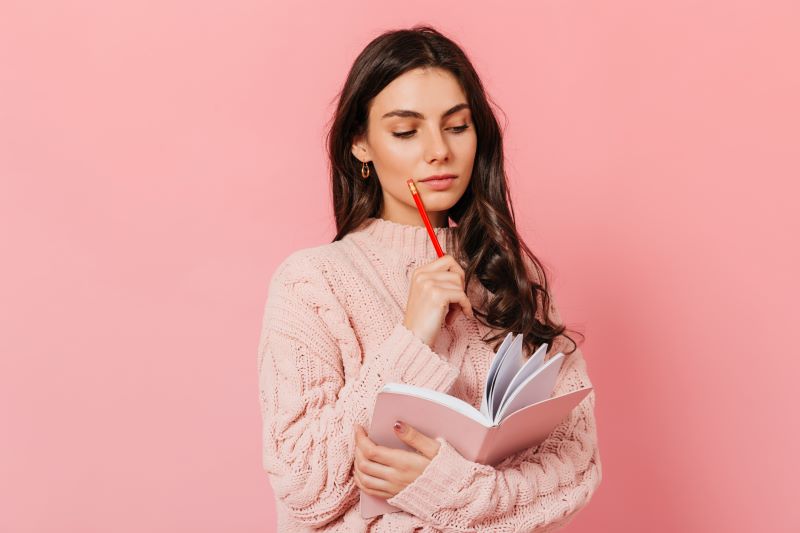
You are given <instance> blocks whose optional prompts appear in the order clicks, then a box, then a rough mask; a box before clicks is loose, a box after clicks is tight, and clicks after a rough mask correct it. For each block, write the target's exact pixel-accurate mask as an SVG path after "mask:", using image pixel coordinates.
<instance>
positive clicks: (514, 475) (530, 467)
mask: <svg viewBox="0 0 800 533" xmlns="http://www.w3.org/2000/svg"><path fill="white" fill-rule="evenodd" d="M453 231H454V229H453V228H452V227H447V228H435V232H436V235H437V237H438V239H439V242H440V243H441V245H442V248H443V249H444V250H445V253H447V252H448V250H450V244H451V242H452V240H453V239H452V237H453ZM436 257H437V256H436V252H435V250H434V248H433V245H432V244H431V242H430V240H429V237H428V234H427V231H426V229H425V228H424V227H422V226H411V225H404V224H398V223H395V222H391V221H388V220H384V219H380V218H370V219H368V220H367V221H365V222H364V223H363V224H362V225H361V226H360V227H359V228H358V229H357V230H356V231H353V232H351V233H350V234H348V235H347V236H345V237H344V238H343V239H341V240H339V241H336V242H333V243H328V244H324V245H321V246H316V247H313V248H306V249H302V250H298V251H295V252H293V253H291V254H290V255H289V256H288V257H287V258H286V259H284V260H283V262H281V263H280V265H278V267H277V269H276V270H275V272H274V274H273V276H272V279H271V281H270V283H269V290H268V295H267V301H266V305H265V308H264V316H263V322H262V330H261V337H260V340H259V345H258V376H259V390H260V404H261V414H262V419H263V434H262V439H263V456H262V459H263V467H264V470H265V471H266V473H267V474H268V476H269V480H270V483H271V485H272V489H273V492H274V494H275V498H276V507H277V515H278V523H277V531H279V532H281V533H284V532H287V533H291V532H305V531H331V532H333V531H340V532H349V533H353V532H367V531H370V532H393V533H402V532H414V531H422V532H435V531H445V532H465V531H475V532H477V531H481V532H482V531H494V532H501V531H502V532H512V531H537V532H539V531H551V530H554V529H558V528H561V527H563V526H564V525H565V524H567V523H568V522H569V521H570V520H571V519H572V518H573V517H574V516H575V514H576V513H577V512H578V511H579V510H580V509H581V508H582V507H584V506H585V505H586V504H587V503H588V502H589V500H590V498H591V497H592V494H593V493H594V491H595V490H596V488H597V486H598V485H599V483H600V480H601V464H600V456H599V451H598V446H597V434H596V429H595V417H594V402H595V391H592V392H591V393H590V394H589V395H588V396H587V397H586V398H585V399H584V400H583V401H582V402H581V403H580V404H579V405H578V406H577V407H576V408H575V409H574V410H573V412H572V414H571V415H570V416H569V417H568V418H567V419H565V420H564V421H563V422H562V423H561V424H560V425H559V426H558V427H557V428H556V429H555V430H554V431H553V432H552V433H551V434H550V436H548V438H547V439H546V440H545V441H544V442H542V443H541V444H540V445H539V446H537V447H535V448H532V449H529V450H523V451H522V452H519V453H517V454H514V455H512V456H510V457H508V458H507V459H505V460H504V461H503V462H501V463H499V464H498V465H496V466H494V467H492V466H486V465H481V464H478V463H475V462H472V461H468V460H466V459H464V457H462V456H461V455H460V454H459V453H458V452H457V451H456V450H455V449H454V448H453V447H452V446H450V445H449V444H448V442H447V441H446V440H444V439H442V438H439V439H438V440H439V442H440V444H441V446H440V449H439V452H438V453H437V455H436V456H435V457H434V458H433V459H432V460H431V462H430V464H429V465H428V466H427V467H426V469H425V470H424V472H423V473H422V474H421V475H420V476H419V477H418V478H417V479H416V480H415V481H414V482H413V483H411V484H410V485H408V486H407V487H405V488H404V489H403V490H402V491H401V492H400V493H398V494H397V495H395V496H394V497H393V498H390V499H389V503H390V504H392V505H395V506H397V507H399V508H400V509H402V511H400V512H395V513H388V514H385V515H382V516H378V517H374V518H371V519H368V520H364V519H363V518H361V515H360V513H359V508H358V498H359V489H358V487H357V486H356V484H355V481H354V478H353V465H354V458H355V438H354V434H353V431H354V425H355V424H360V425H362V426H364V427H365V428H366V429H368V428H369V421H370V419H371V416H372V409H373V407H374V403H375V397H376V395H377V393H378V391H379V390H380V389H381V387H382V386H383V385H384V383H388V382H400V383H408V384H411V385H417V386H420V387H428V388H431V389H436V390H439V391H442V392H446V393H448V394H450V395H452V396H455V397H458V398H461V399H462V400H464V401H467V402H469V403H470V404H471V405H473V406H474V407H476V408H478V407H480V403H481V397H480V395H481V385H482V383H483V382H484V380H485V378H486V374H487V372H488V369H489V365H490V363H491V358H492V356H493V355H494V350H493V348H492V346H491V345H490V344H489V343H486V342H485V341H484V340H482V339H483V338H485V337H486V336H488V335H491V334H494V333H498V332H499V331H497V330H492V329H490V328H487V327H486V326H484V325H483V324H481V323H480V322H479V321H478V320H475V319H471V318H468V317H466V316H465V315H464V314H463V313H459V314H458V318H457V319H456V320H455V321H454V322H453V324H451V325H449V326H447V325H445V326H443V327H442V329H441V331H440V332H439V334H438V336H437V337H436V339H435V341H434V342H433V343H432V346H428V345H427V344H425V343H424V342H422V340H421V339H420V338H418V337H417V336H416V335H415V334H414V333H412V332H411V331H409V330H408V329H407V328H406V327H405V326H403V318H404V315H405V307H406V303H407V301H408V291H409V287H410V282H411V274H412V272H413V270H414V268H416V267H419V266H422V265H424V264H427V263H430V262H431V261H433V260H435V259H436ZM475 285H477V286H478V287H479V289H473V287H474V286H475ZM475 285H473V284H472V283H471V284H470V287H469V289H468V291H467V293H468V295H469V297H470V301H472V302H473V304H474V305H478V304H479V302H480V294H476V292H475V291H476V290H486V289H485V288H483V287H481V286H480V285H479V284H477V282H476V284H475ZM550 312H551V314H552V316H553V317H554V318H555V319H556V320H557V321H560V317H559V315H558V312H557V310H556V309H555V306H553V307H551V311H550ZM571 347H572V344H571V343H569V341H568V340H567V339H565V338H564V337H563V336H560V337H558V338H557V339H554V342H553V343H552V346H551V348H550V350H549V352H550V353H555V352H557V351H558V350H561V351H565V352H566V351H568V350H569V349H570V348H571ZM589 385H591V382H590V381H589V376H588V374H587V368H586V362H585V360H584V359H583V355H582V353H581V351H580V349H578V350H577V351H576V352H574V353H573V354H571V355H569V356H567V358H566V359H565V361H564V363H563V366H562V369H561V373H560V375H559V379H558V381H557V384H556V390H555V393H556V394H558V393H564V392H568V391H572V390H576V389H579V388H581V387H585V386H589Z"/></svg>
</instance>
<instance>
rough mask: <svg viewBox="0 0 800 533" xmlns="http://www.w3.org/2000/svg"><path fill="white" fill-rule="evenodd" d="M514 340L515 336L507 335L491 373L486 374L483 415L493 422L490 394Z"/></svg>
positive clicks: (482, 402) (492, 365)
mask: <svg viewBox="0 0 800 533" xmlns="http://www.w3.org/2000/svg"><path fill="white" fill-rule="evenodd" d="M513 340H514V335H512V334H511V333H510V332H509V333H508V334H506V338H505V339H503V342H502V344H500V347H499V348H498V349H497V352H495V355H494V357H493V358H492V364H491V366H490V367H489V373H488V374H486V380H485V381H484V383H483V394H481V409H480V411H481V414H482V415H483V416H485V417H486V418H487V419H488V420H491V418H492V416H491V414H490V413H489V394H490V393H491V391H492V388H493V387H494V380H495V378H497V367H498V366H500V362H502V360H503V356H504V355H505V354H506V350H508V347H509V346H511V342H512V341H513Z"/></svg>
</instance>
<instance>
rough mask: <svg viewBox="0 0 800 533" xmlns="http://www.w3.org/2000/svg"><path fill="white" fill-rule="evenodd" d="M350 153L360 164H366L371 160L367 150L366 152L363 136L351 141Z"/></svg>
mask: <svg viewBox="0 0 800 533" xmlns="http://www.w3.org/2000/svg"><path fill="white" fill-rule="evenodd" d="M350 151H351V152H352V153H353V155H354V156H355V157H356V159H358V160H359V161H361V162H362V163H366V162H369V161H371V160H372V158H371V157H370V156H369V150H367V143H366V140H365V139H364V136H363V135H360V136H358V137H356V138H355V139H353V146H352V148H351V149H350Z"/></svg>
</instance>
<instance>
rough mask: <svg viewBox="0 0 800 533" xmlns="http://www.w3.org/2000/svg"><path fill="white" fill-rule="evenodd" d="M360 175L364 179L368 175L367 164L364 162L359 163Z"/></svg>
mask: <svg viewBox="0 0 800 533" xmlns="http://www.w3.org/2000/svg"><path fill="white" fill-rule="evenodd" d="M361 177H362V178H364V179H367V178H368V177H369V165H368V164H367V163H366V162H364V163H361Z"/></svg>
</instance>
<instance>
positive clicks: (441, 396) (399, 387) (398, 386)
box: [381, 383, 492, 427]
mask: <svg viewBox="0 0 800 533" xmlns="http://www.w3.org/2000/svg"><path fill="white" fill-rule="evenodd" d="M381 391H386V392H393V393H397V394H406V395H408V396H416V397H417V398H426V399H428V400H431V401H434V402H436V403H438V404H441V405H444V406H445V407H447V408H449V409H452V410H453V411H456V412H458V413H461V414H462V415H465V416H468V417H469V418H471V419H472V420H474V421H476V422H478V423H479V424H483V425H484V426H486V427H490V426H491V425H492V422H491V421H490V420H489V419H488V418H486V417H485V416H483V415H482V414H481V413H480V411H478V410H477V409H475V408H474V407H472V405H470V404H468V403H467V402H465V401H464V400H462V399H460V398H456V397H455V396H450V395H449V394H445V393H443V392H440V391H438V390H433V389H426V388H424V387H417V386H416V385H409V384H408V383H386V384H384V385H383V388H382V389H381Z"/></svg>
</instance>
